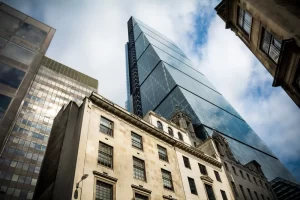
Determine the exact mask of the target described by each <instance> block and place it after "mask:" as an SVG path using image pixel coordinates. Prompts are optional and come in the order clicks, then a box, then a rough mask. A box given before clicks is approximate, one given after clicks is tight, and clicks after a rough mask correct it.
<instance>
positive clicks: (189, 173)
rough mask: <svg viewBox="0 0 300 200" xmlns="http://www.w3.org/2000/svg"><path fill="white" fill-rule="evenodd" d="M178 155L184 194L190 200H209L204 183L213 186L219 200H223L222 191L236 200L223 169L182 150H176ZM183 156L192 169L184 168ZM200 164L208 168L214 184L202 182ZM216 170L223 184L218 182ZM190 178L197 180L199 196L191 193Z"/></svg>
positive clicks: (229, 197)
mask: <svg viewBox="0 0 300 200" xmlns="http://www.w3.org/2000/svg"><path fill="white" fill-rule="evenodd" d="M176 154H177V159H178V163H179V168H180V173H181V176H182V180H183V187H184V192H185V195H186V197H187V199H188V200H207V195H206V191H205V186H204V183H208V184H210V185H212V187H213V190H214V194H215V197H216V199H217V200H222V199H223V198H222V196H221V191H220V190H223V191H225V193H226V195H227V198H228V199H234V197H233V194H232V192H231V188H230V186H229V182H228V180H227V177H226V174H225V172H224V170H223V169H220V168H218V167H216V166H214V165H211V164H210V163H208V162H205V161H203V160H201V159H199V158H197V157H195V156H192V155H190V154H188V153H186V152H184V151H182V150H180V149H176ZM182 156H185V157H187V158H189V161H190V165H191V169H189V168H186V167H185V166H184V163H183V158H182ZM198 163H200V164H202V165H204V166H206V170H207V173H208V176H209V177H210V178H211V179H212V180H213V183H209V182H205V181H203V180H201V178H200V177H201V176H202V174H201V173H200V169H199V166H198ZM214 170H215V171H217V172H219V174H220V177H221V181H222V182H219V181H217V180H216V176H215V174H214ZM188 177H190V178H193V179H194V180H195V184H196V187H197V192H198V195H194V194H192V193H191V191H190V186H189V183H188Z"/></svg>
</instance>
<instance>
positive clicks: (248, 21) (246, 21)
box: [238, 7, 252, 35]
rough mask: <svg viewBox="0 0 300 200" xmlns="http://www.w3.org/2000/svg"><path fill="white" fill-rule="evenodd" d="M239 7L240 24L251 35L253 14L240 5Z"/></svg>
mask: <svg viewBox="0 0 300 200" xmlns="http://www.w3.org/2000/svg"><path fill="white" fill-rule="evenodd" d="M238 9H239V18H238V23H239V26H240V27H241V28H242V29H243V30H244V31H245V32H246V33H247V34H248V35H249V34H250V31H251V25H252V16H251V15H250V14H249V13H248V12H247V11H245V10H243V9H242V8H240V7H238Z"/></svg>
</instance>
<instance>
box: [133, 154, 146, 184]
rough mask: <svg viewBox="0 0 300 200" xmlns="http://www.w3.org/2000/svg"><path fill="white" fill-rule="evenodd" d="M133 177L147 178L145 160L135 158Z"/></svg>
mask: <svg viewBox="0 0 300 200" xmlns="http://www.w3.org/2000/svg"><path fill="white" fill-rule="evenodd" d="M133 177H134V178H136V179H139V180H142V181H144V180H146V177H145V163H144V161H143V160H140V159H138V158H133Z"/></svg>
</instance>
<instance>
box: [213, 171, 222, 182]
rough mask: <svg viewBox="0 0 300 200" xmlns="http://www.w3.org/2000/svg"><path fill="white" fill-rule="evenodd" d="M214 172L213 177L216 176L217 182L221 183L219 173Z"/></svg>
mask: <svg viewBox="0 0 300 200" xmlns="http://www.w3.org/2000/svg"><path fill="white" fill-rule="evenodd" d="M214 172H215V176H216V179H217V181H219V182H222V181H221V177H220V174H219V172H217V171H214Z"/></svg>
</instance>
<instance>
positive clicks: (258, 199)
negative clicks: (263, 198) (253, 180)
mask: <svg viewBox="0 0 300 200" xmlns="http://www.w3.org/2000/svg"><path fill="white" fill-rule="evenodd" d="M254 194H255V196H256V199H257V200H259V198H258V195H257V192H255V191H254Z"/></svg>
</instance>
